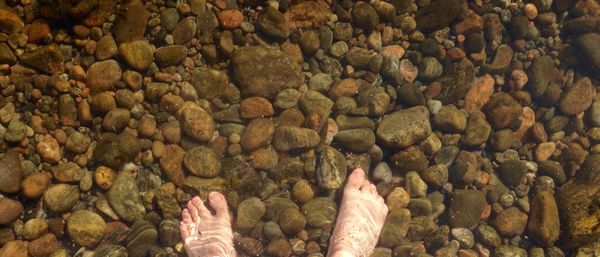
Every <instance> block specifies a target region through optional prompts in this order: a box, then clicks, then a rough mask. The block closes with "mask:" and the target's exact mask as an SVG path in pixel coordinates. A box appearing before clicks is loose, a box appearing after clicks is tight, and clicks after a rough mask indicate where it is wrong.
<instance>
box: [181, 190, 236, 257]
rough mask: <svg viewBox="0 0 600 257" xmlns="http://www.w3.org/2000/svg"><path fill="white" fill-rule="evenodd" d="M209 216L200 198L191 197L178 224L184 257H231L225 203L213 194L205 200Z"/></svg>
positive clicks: (233, 255) (231, 251) (231, 245)
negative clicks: (213, 210)
mask: <svg viewBox="0 0 600 257" xmlns="http://www.w3.org/2000/svg"><path fill="white" fill-rule="evenodd" d="M208 200H209V203H210V206H211V207H212V208H213V209H215V211H216V214H215V215H212V214H211V213H210V211H209V210H208V209H207V208H206V206H205V205H204V202H202V200H201V199H200V197H197V196H196V197H194V198H192V200H190V201H189V202H188V204H187V208H185V209H184V210H183V212H182V213H181V216H182V219H181V222H180V223H179V232H180V233H181V239H183V240H184V243H185V244H184V246H185V251H186V253H187V256H188V257H235V249H234V248H233V233H232V231H231V222H230V218H229V211H228V210H227V202H226V201H225V197H224V196H223V195H222V194H220V193H217V192H212V193H210V195H209V196H208Z"/></svg>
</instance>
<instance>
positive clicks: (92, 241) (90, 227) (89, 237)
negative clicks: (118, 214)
mask: <svg viewBox="0 0 600 257" xmlns="http://www.w3.org/2000/svg"><path fill="white" fill-rule="evenodd" d="M105 229H106V222H104V220H103V219H102V217H100V215H98V214H96V213H94V212H91V211H84V210H83V211H76V212H74V213H72V214H71V215H69V218H68V219H67V234H68V235H69V238H71V240H73V242H75V243H76V244H78V245H81V246H85V247H91V246H94V245H96V244H97V243H98V242H100V239H102V237H103V236H104V231H105Z"/></svg>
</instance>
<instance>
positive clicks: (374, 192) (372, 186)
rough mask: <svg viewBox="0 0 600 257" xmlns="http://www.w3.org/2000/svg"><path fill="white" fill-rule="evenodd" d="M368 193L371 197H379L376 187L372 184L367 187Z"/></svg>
mask: <svg viewBox="0 0 600 257" xmlns="http://www.w3.org/2000/svg"><path fill="white" fill-rule="evenodd" d="M369 193H370V194H372V195H373V196H379V194H378V193H377V187H376V186H375V185H373V184H370V185H369Z"/></svg>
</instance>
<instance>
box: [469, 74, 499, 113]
mask: <svg viewBox="0 0 600 257" xmlns="http://www.w3.org/2000/svg"><path fill="white" fill-rule="evenodd" d="M492 94H494V78H492V76H490V75H485V76H483V77H479V78H477V79H476V80H475V84H474V85H473V87H471V89H469V91H468V92H467V95H466V96H465V110H467V111H468V112H473V111H478V110H481V107H483V106H484V105H485V104H486V103H487V102H488V101H489V99H490V97H491V96H492Z"/></svg>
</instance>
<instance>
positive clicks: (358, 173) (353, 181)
mask: <svg viewBox="0 0 600 257" xmlns="http://www.w3.org/2000/svg"><path fill="white" fill-rule="evenodd" d="M363 183H365V172H364V171H363V170H362V169H361V168H357V169H355V170H354V171H352V174H350V176H349V177H348V183H347V184H346V187H345V188H344V190H348V189H356V190H359V189H360V187H361V186H362V185H363Z"/></svg>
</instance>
